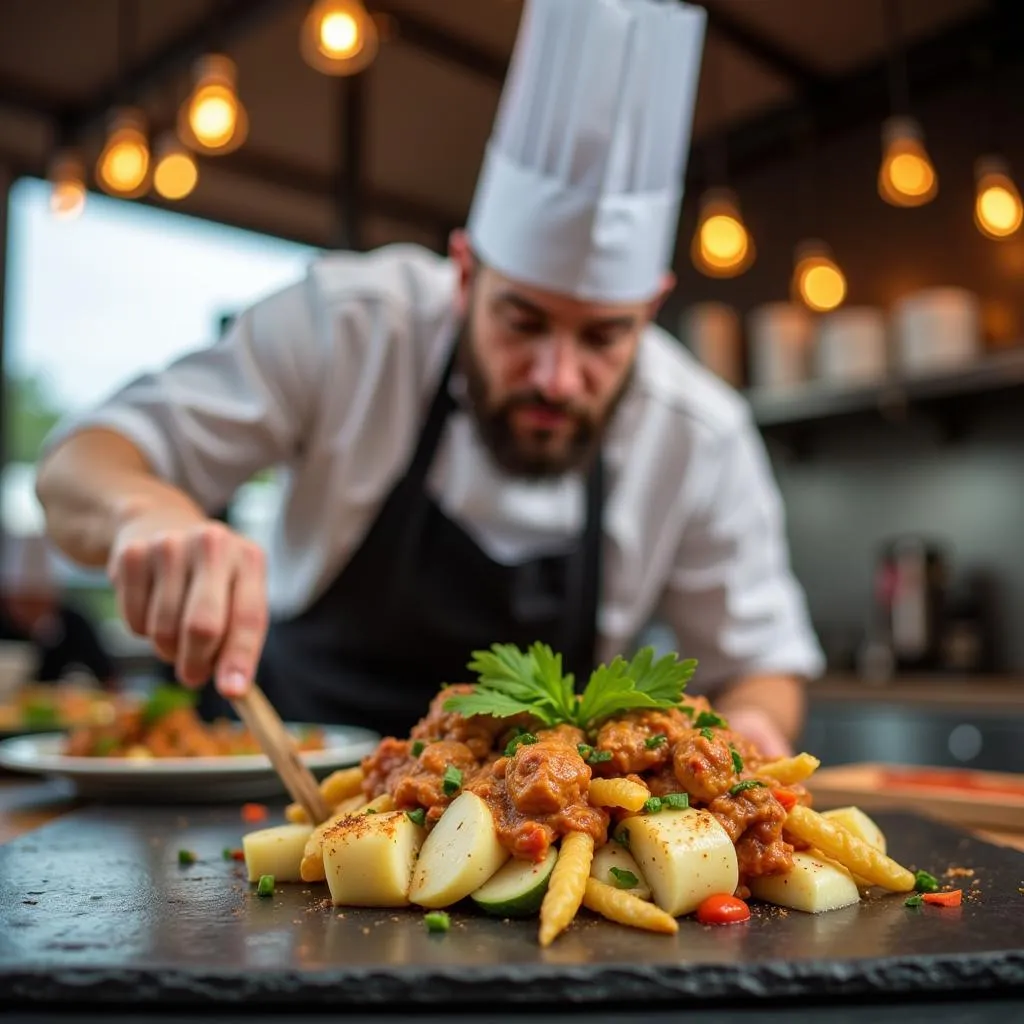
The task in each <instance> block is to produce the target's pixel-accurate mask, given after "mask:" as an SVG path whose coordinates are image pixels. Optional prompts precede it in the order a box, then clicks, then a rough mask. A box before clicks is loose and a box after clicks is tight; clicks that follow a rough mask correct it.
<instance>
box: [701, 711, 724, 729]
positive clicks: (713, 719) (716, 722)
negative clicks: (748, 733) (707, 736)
mask: <svg viewBox="0 0 1024 1024" xmlns="http://www.w3.org/2000/svg"><path fill="white" fill-rule="evenodd" d="M693 727H694V728H695V729H703V728H705V727H711V728H714V729H728V728H729V723H728V722H727V721H726V720H725V719H724V718H723V717H722V716H721V715H716V714H715V713H714V712H713V711H702V712H701V713H700V714H699V715H698V716H697V721H696V722H694V723H693Z"/></svg>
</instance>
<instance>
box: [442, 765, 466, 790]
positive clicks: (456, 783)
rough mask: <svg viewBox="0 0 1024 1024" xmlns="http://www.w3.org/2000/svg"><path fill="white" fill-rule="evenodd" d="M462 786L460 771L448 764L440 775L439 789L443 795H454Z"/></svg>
mask: <svg viewBox="0 0 1024 1024" xmlns="http://www.w3.org/2000/svg"><path fill="white" fill-rule="evenodd" d="M461 788H462V772H460V771H459V769H458V768H456V767H455V766H454V765H451V764H450V765H448V767H447V768H445V770H444V775H442V776H441V789H442V790H443V791H444V795H445V796H455V794H456V793H458V791H459V790H460V789H461Z"/></svg>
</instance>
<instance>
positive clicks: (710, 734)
mask: <svg viewBox="0 0 1024 1024" xmlns="http://www.w3.org/2000/svg"><path fill="white" fill-rule="evenodd" d="M700 734H701V736H703V737H704V739H706V740H712V741H713V740H714V738H715V734H714V733H713V732H712V731H711V730H710V729H709V728H708V727H707V726H706V725H705V726H704V728H703V729H701V731H700Z"/></svg>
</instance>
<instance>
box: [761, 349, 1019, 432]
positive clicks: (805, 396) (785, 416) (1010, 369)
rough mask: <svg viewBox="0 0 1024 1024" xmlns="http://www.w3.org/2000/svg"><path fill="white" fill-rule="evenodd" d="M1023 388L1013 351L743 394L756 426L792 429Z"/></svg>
mask: <svg viewBox="0 0 1024 1024" xmlns="http://www.w3.org/2000/svg"><path fill="white" fill-rule="evenodd" d="M1017 388H1024V347H1017V348H1013V349H1010V350H1008V351H1006V352H1002V353H999V354H998V355H991V356H987V357H985V358H984V359H982V360H980V361H978V362H977V363H974V364H972V365H970V366H966V367H964V368H962V369H959V368H958V369H956V370H948V371H942V372H938V373H932V374H927V375H924V374H921V375H917V376H913V377H895V376H894V377H890V378H889V379H888V380H886V381H884V382H882V383H878V384H864V385H859V386H852V387H851V386H849V385H836V384H830V383H826V382H824V381H809V382H808V383H806V384H801V385H797V386H794V387H790V388H785V389H772V390H771V391H768V390H762V389H758V388H751V389H748V390H747V391H746V392H745V396H746V398H747V401H748V402H749V403H750V407H751V409H752V410H753V413H754V418H755V420H756V422H757V424H758V426H760V427H762V428H768V429H770V428H772V427H790V426H801V425H810V424H813V423H820V422H827V421H830V420H838V419H841V418H844V417H850V416H858V415H864V414H869V415H877V416H881V417H883V418H888V419H893V418H897V417H900V418H902V417H903V416H904V415H905V414H906V413H907V412H908V411H910V410H911V409H912V408H913V407H914V406H926V405H927V406H932V405H935V404H937V403H943V402H947V403H948V402H952V401H955V400H958V399H969V398H978V397H982V396H987V395H993V394H995V393H997V392H1006V391H1011V390H1014V389H1017Z"/></svg>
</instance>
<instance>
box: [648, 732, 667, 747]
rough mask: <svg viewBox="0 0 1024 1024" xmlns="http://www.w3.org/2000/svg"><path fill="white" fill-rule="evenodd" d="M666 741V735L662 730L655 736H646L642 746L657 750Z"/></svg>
mask: <svg viewBox="0 0 1024 1024" xmlns="http://www.w3.org/2000/svg"><path fill="white" fill-rule="evenodd" d="M666 743H668V737H667V736H666V735H665V734H664V733H663V732H659V733H658V734H657V736H648V737H647V739H645V740H644V746H645V747H646V748H647V749H648V750H657V749H658V747H661V746H664V745H665V744H666Z"/></svg>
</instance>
